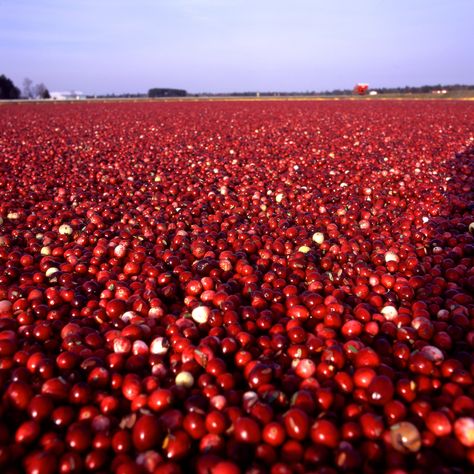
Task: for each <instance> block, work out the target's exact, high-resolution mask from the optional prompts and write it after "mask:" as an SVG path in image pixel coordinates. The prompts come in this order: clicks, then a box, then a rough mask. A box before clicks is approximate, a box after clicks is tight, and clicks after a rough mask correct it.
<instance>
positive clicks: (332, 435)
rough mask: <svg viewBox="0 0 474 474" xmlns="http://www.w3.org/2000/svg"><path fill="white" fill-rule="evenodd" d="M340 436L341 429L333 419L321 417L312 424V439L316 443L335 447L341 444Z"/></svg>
mask: <svg viewBox="0 0 474 474" xmlns="http://www.w3.org/2000/svg"><path fill="white" fill-rule="evenodd" d="M339 436H340V435H339V431H338V429H337V427H336V425H335V424H334V423H333V422H332V421H329V420H325V419H321V420H318V421H316V422H315V423H314V424H313V426H311V439H312V440H313V442H314V443H316V444H322V445H323V446H327V447H328V448H335V447H337V445H338V444H339Z"/></svg>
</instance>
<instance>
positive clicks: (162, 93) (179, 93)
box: [148, 87, 187, 97]
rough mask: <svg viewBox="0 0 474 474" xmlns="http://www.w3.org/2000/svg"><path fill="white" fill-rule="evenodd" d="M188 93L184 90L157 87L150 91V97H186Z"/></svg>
mask: <svg viewBox="0 0 474 474" xmlns="http://www.w3.org/2000/svg"><path fill="white" fill-rule="evenodd" d="M186 95H187V92H186V91H185V90H184V89H169V88H162V87H155V88H153V89H150V90H149V91H148V97H186Z"/></svg>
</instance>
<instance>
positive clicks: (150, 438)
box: [132, 415, 163, 451]
mask: <svg viewBox="0 0 474 474" xmlns="http://www.w3.org/2000/svg"><path fill="white" fill-rule="evenodd" d="M162 436H163V429H162V427H161V425H160V422H159V420H158V419H157V418H156V417H155V416H154V415H143V416H141V417H140V418H138V419H137V421H136V422H135V425H134V426H133V431H132V439H133V444H134V446H135V447H136V449H137V450H138V451H147V450H148V449H152V448H153V446H156V445H158V444H159V443H160V442H161V439H162Z"/></svg>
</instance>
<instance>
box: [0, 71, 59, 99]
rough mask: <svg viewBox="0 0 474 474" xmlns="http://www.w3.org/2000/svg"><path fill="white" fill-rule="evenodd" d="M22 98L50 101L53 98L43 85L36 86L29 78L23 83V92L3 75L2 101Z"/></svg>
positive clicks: (1, 81)
mask: <svg viewBox="0 0 474 474" xmlns="http://www.w3.org/2000/svg"><path fill="white" fill-rule="evenodd" d="M20 98H23V99H50V98H51V96H50V94H49V91H48V89H47V88H46V86H45V85H44V84H43V83H40V84H36V85H35V84H33V81H32V80H31V79H29V78H26V79H25V80H24V81H23V91H22V92H21V91H20V89H19V88H18V87H16V86H15V84H14V83H13V81H12V80H11V79H9V78H8V77H6V76H5V75H4V74H2V75H1V76H0V99H4V100H5V99H6V100H15V99H20Z"/></svg>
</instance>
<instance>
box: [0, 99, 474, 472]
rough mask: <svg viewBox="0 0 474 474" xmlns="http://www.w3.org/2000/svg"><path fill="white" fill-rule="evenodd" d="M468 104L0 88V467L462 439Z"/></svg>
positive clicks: (472, 113)
mask: <svg viewBox="0 0 474 474" xmlns="http://www.w3.org/2000/svg"><path fill="white" fill-rule="evenodd" d="M473 145H474V103H469V102H456V101H449V102H447V101H446V102H439V101H383V102H379V101H376V102H375V101H370V102H369V101H254V102H246V101H233V102H219V101H216V102H166V103H164V102H137V103H109V104H104V103H95V102H90V103H86V102H84V103H71V104H16V105H2V106H1V107H0V182H1V186H0V471H1V472H2V473H5V474H7V473H11V474H13V473H20V472H26V473H28V474H49V473H55V472H60V473H76V472H99V473H110V472H115V473H119V474H130V473H131V474H134V473H139V474H147V473H150V474H158V473H169V474H172V473H173V474H178V473H181V472H182V473H189V472H198V473H202V474H209V473H210V474H234V473H248V474H257V473H266V472H269V473H271V474H286V473H293V472H295V473H306V472H319V473H326V474H331V473H337V472H347V473H352V472H366V473H380V472H389V473H393V474H395V473H397V474H403V473H420V474H421V473H425V472H433V473H440V474H443V473H451V472H468V471H469V469H470V466H472V463H473V462H474V399H473V397H474V384H473V377H474V355H473V354H474V300H473V290H474V270H473V260H474V236H473V234H474V216H473V209H474V204H473V201H474V200H473V166H472V165H473V163H472V162H473V158H474V153H473V149H472V146H473Z"/></svg>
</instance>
